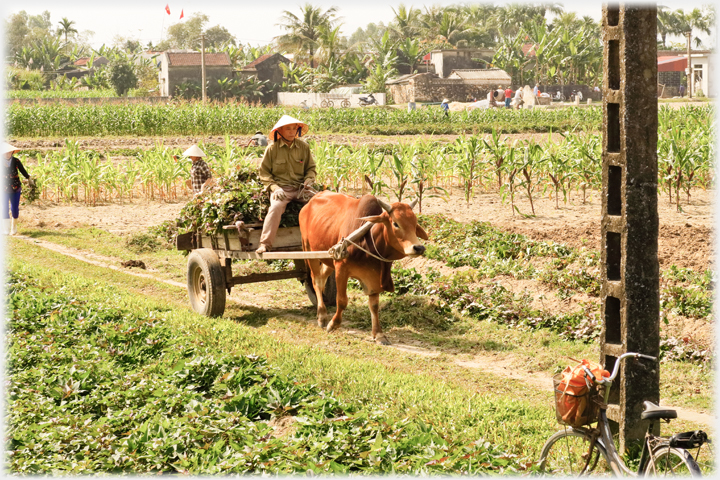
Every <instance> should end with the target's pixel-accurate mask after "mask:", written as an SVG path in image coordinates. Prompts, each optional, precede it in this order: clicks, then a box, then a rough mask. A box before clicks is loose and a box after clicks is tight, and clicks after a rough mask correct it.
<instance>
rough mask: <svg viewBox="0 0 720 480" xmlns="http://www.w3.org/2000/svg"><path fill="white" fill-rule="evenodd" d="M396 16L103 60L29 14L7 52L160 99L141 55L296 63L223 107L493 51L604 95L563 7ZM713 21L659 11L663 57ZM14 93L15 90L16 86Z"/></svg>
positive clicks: (578, 27)
mask: <svg viewBox="0 0 720 480" xmlns="http://www.w3.org/2000/svg"><path fill="white" fill-rule="evenodd" d="M392 11H393V17H392V19H391V20H390V21H389V22H388V23H387V24H384V23H383V22H378V23H370V24H368V25H367V26H366V27H365V28H359V29H358V30H357V31H355V32H353V33H352V34H351V35H349V36H345V35H343V34H342V26H343V23H342V18H341V17H340V16H339V15H340V10H339V9H338V8H337V7H330V8H327V9H323V8H321V7H318V6H314V5H312V4H310V3H306V4H304V5H302V6H300V7H298V9H297V10H295V11H289V10H286V11H283V12H281V14H280V16H279V18H278V24H277V25H278V26H279V27H281V28H282V31H283V32H284V33H282V34H281V35H279V36H277V37H276V38H274V40H273V42H272V43H271V44H268V45H258V46H252V45H250V44H247V45H243V44H242V43H238V42H237V40H236V38H235V37H234V36H233V35H232V34H231V33H230V32H229V31H228V30H227V28H225V27H223V26H220V25H216V26H212V27H207V24H208V22H209V18H208V16H207V15H205V14H202V13H196V14H191V15H189V16H188V18H187V19H186V20H185V21H183V22H180V23H176V24H174V25H171V26H170V27H168V29H167V35H166V37H165V38H164V39H163V40H162V41H161V42H160V43H158V44H157V45H153V44H152V43H148V44H146V45H141V43H140V42H139V41H138V40H136V39H133V38H130V37H116V38H115V40H114V44H113V45H112V46H111V47H105V46H104V45H103V47H101V48H100V49H98V50H93V49H92V48H91V47H90V46H89V43H88V39H89V37H90V36H91V34H92V32H82V33H81V32H78V30H77V29H76V28H75V22H73V21H72V20H69V19H68V18H65V17H63V18H62V20H61V21H59V22H57V24H56V25H54V24H53V23H52V22H51V20H50V13H49V12H48V11H45V12H43V13H42V14H40V15H28V14H27V13H26V12H25V11H21V12H19V13H15V14H13V15H11V16H10V18H9V19H8V20H6V32H7V36H6V51H7V52H8V53H9V55H10V57H11V58H12V60H13V64H14V66H15V67H16V68H17V69H24V70H26V71H31V70H40V71H44V72H56V71H58V70H59V69H61V68H62V67H63V66H65V65H68V64H70V63H72V62H73V61H74V60H76V59H77V58H80V57H82V56H92V55H93V54H94V55H95V56H99V55H100V54H101V53H102V54H103V55H106V54H109V55H110V56H111V57H112V58H113V61H114V63H123V64H125V65H128V66H129V67H126V68H125V70H127V68H130V69H131V70H133V74H134V75H135V77H136V78H137V79H138V82H140V81H139V79H141V78H143V77H144V78H145V79H146V80H147V81H146V82H145V83H146V84H147V85H146V87H147V88H146V90H153V88H156V85H154V86H153V85H152V78H151V77H152V75H150V73H149V72H150V70H149V69H148V66H147V65H145V67H144V68H146V70H147V71H146V72H143V71H142V68H143V62H142V61H140V62H138V61H137V59H138V55H139V54H140V52H142V51H147V50H153V51H164V50H167V49H172V48H176V49H191V50H199V48H200V41H199V36H200V34H201V33H203V34H204V35H205V39H206V40H205V45H206V50H207V51H211V52H212V51H224V52H227V53H228V55H229V56H230V60H231V62H232V64H233V66H234V67H235V68H236V69H240V68H242V67H243V66H244V65H247V64H248V63H250V62H252V61H254V60H256V59H257V58H259V57H260V56H262V55H264V54H266V53H274V52H278V53H282V54H284V55H286V56H287V57H288V58H291V59H292V61H291V62H290V64H288V65H284V67H283V68H284V69H285V80H284V81H283V83H282V84H280V85H262V84H261V83H259V82H255V83H252V84H248V85H227V84H226V85H225V86H214V85H213V86H211V87H214V88H215V91H216V92H218V94H219V95H221V96H223V97H227V96H232V95H234V94H239V95H240V96H245V97H257V96H258V95H259V93H260V89H263V90H266V91H267V90H275V91H303V92H328V91H329V90H331V89H332V88H334V87H336V86H340V85H346V84H362V85H364V86H365V89H366V90H369V91H375V92H385V82H386V81H387V80H389V79H391V78H394V77H396V76H398V75H399V74H403V73H412V72H417V71H423V69H422V67H421V65H422V62H423V56H425V55H426V54H427V53H429V52H431V51H433V50H438V49H455V48H483V47H485V48H491V49H493V50H494V51H495V53H494V56H493V58H492V59H491V60H487V59H485V60H482V59H478V60H479V61H481V62H485V64H486V66H488V67H495V68H501V69H503V70H505V71H507V72H508V73H509V74H510V75H511V76H512V79H513V83H514V84H525V83H531V82H540V83H542V84H558V85H564V84H587V85H599V83H600V82H601V79H602V41H601V32H600V25H599V23H598V22H596V21H595V20H593V19H592V18H591V17H588V16H585V17H580V16H578V15H577V14H576V13H575V12H567V11H565V10H564V9H563V8H562V6H560V4H557V3H545V2H535V3H528V4H507V5H492V4H480V3H478V4H464V5H461V4H458V5H451V6H429V7H428V6H424V7H421V8H418V7H413V6H406V5H405V4H400V5H398V6H397V7H392ZM714 21H715V10H714V8H713V7H712V6H704V7H703V8H702V9H698V8H695V9H693V10H692V11H690V12H685V11H683V10H682V9H677V10H670V9H669V8H667V7H664V6H658V48H662V49H668V48H671V49H675V50H683V49H684V48H685V45H684V44H683V43H682V42H680V43H673V42H669V40H670V38H671V37H673V36H682V35H684V34H685V33H686V32H691V34H692V33H693V32H694V33H696V34H697V33H699V32H703V33H706V34H710V33H711V27H712V25H714ZM692 40H693V43H694V45H695V47H696V48H697V47H700V46H701V41H700V39H699V37H697V36H695V37H694V38H692ZM10 71H11V73H12V72H13V71H12V69H10ZM126 73H127V72H126ZM15 74H17V71H15ZM25 76H27V74H26V75H25ZM103 76H105V77H108V78H109V70H108V71H107V72H106V73H103V74H99V75H98V78H96V79H95V81H91V82H89V84H88V82H85V83H86V84H84V85H83V84H75V83H74V82H64V81H60V82H57V81H56V82H55V84H54V85H57V84H58V83H60V84H61V85H65V86H67V87H68V88H70V86H72V87H73V88H76V87H80V86H87V87H89V88H99V87H100V86H101V85H102V86H104V87H106V88H109V86H110V85H109V81H105V82H104V84H103V82H102V81H101V80H102V78H103ZM126 76H128V75H126ZM131 83H132V82H131ZM140 83H141V82H140ZM246 83H247V82H246ZM44 85H45V86H46V88H47V87H51V82H50V81H49V80H48V79H47V78H45V79H44ZM8 86H9V87H10V88H12V87H14V86H17V85H13V84H12V83H11V82H10V81H8Z"/></svg>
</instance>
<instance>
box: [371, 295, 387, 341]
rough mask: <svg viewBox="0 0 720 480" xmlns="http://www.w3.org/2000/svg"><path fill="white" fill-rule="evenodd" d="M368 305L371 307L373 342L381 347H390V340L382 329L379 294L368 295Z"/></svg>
mask: <svg viewBox="0 0 720 480" xmlns="http://www.w3.org/2000/svg"><path fill="white" fill-rule="evenodd" d="M368 305H369V307H370V318H371V320H372V336H373V340H375V343H379V344H380V345H390V340H388V339H387V337H386V336H385V334H384V333H383V332H382V328H381V327H380V315H379V310H380V295H379V294H377V293H374V294H372V295H368Z"/></svg>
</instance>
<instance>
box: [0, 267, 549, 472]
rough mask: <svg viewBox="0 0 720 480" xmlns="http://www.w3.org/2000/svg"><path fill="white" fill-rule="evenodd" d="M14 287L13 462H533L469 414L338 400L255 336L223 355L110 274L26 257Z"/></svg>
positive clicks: (361, 466)
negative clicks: (443, 420)
mask: <svg viewBox="0 0 720 480" xmlns="http://www.w3.org/2000/svg"><path fill="white" fill-rule="evenodd" d="M6 287H7V295H8V305H9V311H10V312H11V319H10V322H9V324H8V355H9V357H8V360H9V361H8V372H9V385H8V391H9V399H8V407H9V417H8V430H7V436H8V438H10V444H9V447H8V448H9V451H10V456H9V466H10V470H11V471H14V472H16V473H33V474H37V473H50V474H67V473H74V474H78V473H93V472H110V473H131V472H132V473H146V472H147V473H149V472H158V473H159V472H166V473H169V472H181V473H193V474H199V473H256V474H257V473H297V472H300V473H305V472H307V471H312V472H315V473H352V472H357V473H373V472H375V473H382V472H385V473H411V474H432V473H437V474H442V473H453V472H455V473H474V474H477V473H483V472H491V471H495V472H513V471H521V470H526V469H527V468H529V467H531V466H530V465H529V464H528V459H527V458H525V459H522V458H520V457H518V456H516V455H514V454H508V453H506V452H504V451H503V450H502V445H491V443H490V442H487V441H485V440H483V439H481V438H479V437H475V438H474V437H473V436H474V435H476V434H477V428H476V427H474V426H471V425H468V424H467V423H466V422H472V419H471V418H465V419H456V420H458V425H455V427H453V428H452V429H451V430H447V424H446V425H444V426H440V425H435V424H434V423H433V421H426V418H424V415H423V413H422V412H421V411H419V412H418V411H416V412H415V413H416V416H414V417H405V418H393V417H392V416H389V415H387V414H385V412H384V411H383V406H382V405H379V404H374V403H371V404H363V403H353V402H348V401H343V400H340V399H338V398H335V397H334V396H333V395H332V392H328V391H324V390H323V389H321V388H318V387H317V386H315V385H312V384H308V383H305V382H302V381H298V379H296V378H293V377H292V376H288V375H285V374H283V373H281V372H280V371H279V369H278V368H276V367H273V366H272V365H270V364H269V363H268V361H267V359H266V358H263V357H262V356H258V355H255V354H253V353H252V349H251V348H250V349H248V348H247V346H246V348H245V349H243V350H245V351H244V352H243V354H238V352H233V353H229V352H218V351H217V350H216V347H217V345H215V344H214V342H212V341H210V342H208V341H207V339H206V338H203V337H204V336H203V335H199V334H198V333H196V332H197V331H199V330H200V329H199V328H197V327H195V328H193V326H192V324H185V325H184V326H183V328H181V329H178V328H173V326H172V323H174V322H173V321H172V317H173V316H175V313H174V312H173V309H172V308H167V307H165V308H163V307H159V305H157V304H155V305H149V306H148V305H142V307H144V308H140V309H138V308H137V307H138V306H139V305H128V303H132V302H130V301H129V300H128V298H127V296H126V295H124V294H123V293H122V292H118V290H117V289H115V288H112V287H110V286H109V285H102V284H98V282H91V283H90V284H88V283H87V281H83V280H82V279H81V278H77V277H70V276H65V275H58V274H57V272H55V275H54V276H52V278H51V276H46V275H43V274H42V273H41V271H40V269H39V268H37V267H35V268H32V267H20V266H18V265H17V264H16V265H14V268H11V274H10V276H9V278H8V283H7V285H6ZM88 287H92V288H91V289H90V291H91V293H90V294H87V292H88ZM83 292H85V293H83ZM133 307H135V308H133ZM227 328H232V326H228V325H224V326H220V327H219V328H218V329H215V328H213V329H212V330H213V332H212V334H213V336H219V335H221V334H222V333H223V330H225V331H227ZM261 350H262V348H261ZM392 381H393V379H389V382H392ZM428 393H429V394H430V396H431V397H432V396H433V394H432V393H430V392H427V393H426V395H427V394H428ZM438 393H440V392H438ZM447 393H448V392H445V393H444V394H443V396H444V395H445V394H447ZM438 400H439V398H438ZM386 401H387V399H386ZM466 408H469V409H471V411H475V409H478V408H479V411H477V414H478V415H482V411H485V412H486V413H488V414H490V413H491V412H495V413H494V414H493V415H494V417H495V418H498V419H499V417H502V416H504V415H511V416H514V417H519V416H524V415H530V418H536V417H537V416H538V414H537V412H534V411H532V410H528V408H529V406H528V405H523V404H522V402H510V403H508V402H506V401H504V400H500V401H499V402H494V401H492V400H490V399H483V400H479V399H475V400H471V401H470V403H468V404H466ZM498 409H500V411H503V412H504V413H502V414H498ZM428 413H429V414H430V418H432V417H433V416H434V414H432V413H431V412H428ZM290 416H291V417H293V418H294V420H295V422H294V423H293V425H294V428H293V429H292V432H291V433H287V434H286V435H284V436H275V435H274V434H273V429H272V427H271V423H269V422H272V420H273V419H280V418H283V417H290ZM427 420H429V419H427ZM447 423H448V424H452V423H454V422H452V421H450V422H447ZM468 429H469V430H468Z"/></svg>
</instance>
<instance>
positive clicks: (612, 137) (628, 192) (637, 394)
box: [600, 3, 660, 453]
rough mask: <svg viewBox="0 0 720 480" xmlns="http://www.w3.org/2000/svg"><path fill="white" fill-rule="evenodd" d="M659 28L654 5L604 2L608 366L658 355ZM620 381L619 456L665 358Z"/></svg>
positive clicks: (656, 387)
mask: <svg viewBox="0 0 720 480" xmlns="http://www.w3.org/2000/svg"><path fill="white" fill-rule="evenodd" d="M656 32H657V7H656V6H655V5H652V4H647V5H641V4H638V5H632V4H620V5H618V4H617V3H615V4H605V5H603V16H602V38H603V45H604V51H603V149H602V159H603V173H602V175H603V192H602V193H603V194H602V222H601V227H600V229H601V235H602V291H601V298H602V309H603V313H604V316H605V321H604V323H603V331H602V334H601V337H600V362H601V364H602V365H604V366H605V369H607V370H612V369H613V367H614V366H615V362H616V361H617V359H618V357H620V355H622V354H623V353H626V352H638V353H643V354H645V355H652V356H658V355H659V354H660V295H659V287H660V267H659V263H658V256H657V254H658V223H659V220H658V212H657V201H658V200H657V199H658V197H657V181H658V165H657V130H658V100H657V42H656V38H657V34H656ZM613 383H614V384H613V388H612V390H611V393H610V398H609V399H608V410H607V413H608V417H609V418H610V420H611V421H612V422H613V423H612V424H613V425H614V426H616V427H617V428H618V431H619V442H620V449H619V450H620V452H621V453H622V452H624V451H625V448H626V446H627V445H628V444H629V443H631V442H634V441H636V440H640V439H642V438H643V437H644V434H645V431H646V429H647V422H646V421H642V420H640V414H641V413H642V410H643V406H642V403H643V401H645V400H650V401H651V402H654V403H657V402H658V401H659V400H660V369H659V365H658V364H652V363H651V362H642V361H634V360H630V359H629V360H626V361H625V362H624V363H623V365H622V368H621V370H620V374H619V375H618V378H617V379H616V380H615V382H613ZM658 427H659V425H658Z"/></svg>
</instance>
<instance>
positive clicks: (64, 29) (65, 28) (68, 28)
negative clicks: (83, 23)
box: [58, 17, 78, 43]
mask: <svg viewBox="0 0 720 480" xmlns="http://www.w3.org/2000/svg"><path fill="white" fill-rule="evenodd" d="M58 23H59V24H60V28H59V29H58V32H59V33H64V34H65V43H67V41H68V39H67V37H68V33H78V31H77V30H75V29H74V28H73V27H72V26H73V24H74V23H75V22H74V21H72V20H68V18H67V17H63V19H62V20H60V21H59V22H58Z"/></svg>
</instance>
